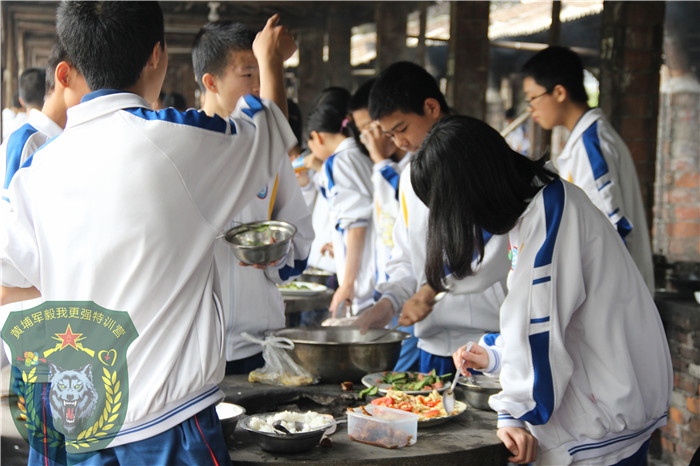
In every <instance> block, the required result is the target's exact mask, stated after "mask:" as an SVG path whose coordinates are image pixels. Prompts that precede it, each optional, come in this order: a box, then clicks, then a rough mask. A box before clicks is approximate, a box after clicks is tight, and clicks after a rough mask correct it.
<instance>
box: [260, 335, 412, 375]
mask: <svg viewBox="0 0 700 466" xmlns="http://www.w3.org/2000/svg"><path fill="white" fill-rule="evenodd" d="M273 334H274V335H276V336H281V337H286V338H289V339H290V340H292V341H293V342H294V349H291V350H287V352H289V353H290V354H291V355H292V357H293V358H294V359H295V360H296V361H297V362H298V363H299V364H300V365H301V366H303V367H304V368H306V369H307V370H308V371H309V372H310V373H311V374H312V375H313V376H315V377H318V378H319V379H320V380H321V381H323V382H344V381H352V382H357V381H359V380H360V379H361V378H362V377H363V376H364V375H366V374H368V373H371V372H379V371H388V370H392V369H393V368H394V365H396V361H397V360H398V359H399V353H400V352H401V342H403V340H405V339H407V338H409V337H410V335H409V334H408V333H406V332H401V331H399V330H391V331H388V330H385V329H370V330H369V331H367V333H366V334H364V335H362V334H361V333H360V329H359V327H299V328H286V329H282V330H277V331H275V332H273ZM381 334H386V336H385V337H384V338H382V339H381V340H379V341H374V342H373V341H371V340H373V339H376V338H377V337H378V336H380V335H381Z"/></svg>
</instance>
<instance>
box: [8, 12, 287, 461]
mask: <svg viewBox="0 0 700 466" xmlns="http://www.w3.org/2000/svg"><path fill="white" fill-rule="evenodd" d="M92 6H93V5H75V4H71V3H64V4H62V5H61V6H60V7H59V15H58V18H59V19H58V30H59V36H60V37H61V40H62V42H63V43H65V42H66V41H73V42H74V43H73V45H74V47H73V48H72V49H70V50H71V51H74V52H77V53H82V48H81V46H82V45H84V43H85V40H84V39H83V40H80V38H81V37H83V36H84V34H88V33H91V32H94V31H95V29H94V28H90V29H89V31H85V30H83V28H82V27H83V26H84V25H85V23H86V22H87V20H86V19H85V18H84V16H87V14H85V15H84V16H81V14H84V13H85V11H86V10H87V9H90V8H91V7H92ZM91 12H93V13H94V15H93V16H91V17H90V18H89V22H90V24H94V23H99V24H101V25H103V26H105V27H106V28H108V29H110V30H112V29H114V30H116V31H117V32H115V34H114V36H116V37H117V39H118V42H120V43H123V42H129V40H132V39H133V40H134V44H132V46H133V47H134V48H139V50H140V52H141V53H144V52H147V53H148V55H147V58H148V64H147V65H144V66H143V68H142V70H138V69H136V71H140V72H139V73H136V72H135V71H133V70H132V73H135V74H136V75H135V76H133V78H134V79H136V83H137V85H135V87H134V91H135V92H137V91H138V92H139V93H138V94H137V93H133V92H129V91H126V90H119V88H120V87H123V88H126V87H127V86H126V85H124V84H122V83H121V81H119V82H117V81H115V82H111V81H110V84H111V86H110V88H105V89H101V88H99V85H100V84H99V82H98V80H97V79H95V78H94V75H90V76H91V77H90V78H88V77H87V75H86V80H87V81H88V84H89V85H90V86H91V87H94V88H97V89H99V90H96V91H94V92H92V93H90V94H88V95H86V96H85V97H84V98H83V100H82V102H81V103H80V104H79V105H77V106H75V107H72V108H71V109H69V111H68V122H67V125H66V130H65V131H64V132H63V133H62V134H61V135H60V136H59V137H57V138H56V139H54V140H53V141H52V142H51V143H50V144H47V145H45V146H44V147H43V148H42V149H41V150H39V151H37V152H36V153H35V154H34V156H33V159H34V163H33V164H32V166H31V167H29V168H26V169H22V170H20V171H19V172H18V173H17V174H16V176H15V177H14V179H13V181H12V183H11V184H10V188H9V190H8V193H7V195H8V199H9V203H10V209H11V212H10V214H7V215H5V210H4V209H3V210H2V213H3V218H2V222H0V225H2V230H1V231H0V232H1V233H2V235H1V236H0V238H2V241H1V242H0V254H1V255H0V259H1V260H0V266H1V275H0V276H1V277H2V289H1V291H2V296H1V297H2V298H3V299H5V298H10V299H11V298H12V288H15V287H22V288H26V287H30V286H35V287H36V288H37V289H38V290H39V291H40V292H41V293H42V296H43V297H44V298H45V299H46V300H59V301H93V302H95V303H98V304H99V305H101V306H104V307H106V308H109V309H112V310H121V311H124V312H126V313H128V315H129V318H130V320H131V322H132V323H133V325H134V327H135V330H136V331H137V332H138V337H137V338H136V339H135V340H134V341H133V343H132V344H131V346H130V347H129V351H128V353H127V354H126V364H127V366H128V376H129V380H130V384H129V400H128V401H129V403H128V408H127V409H126V417H125V420H124V423H123V425H122V427H121V430H120V431H119V432H118V433H117V434H116V436H115V437H114V438H113V440H112V442H111V444H110V445H109V448H108V449H107V450H105V451H100V452H98V455H101V454H103V453H104V454H105V455H114V454H119V455H122V454H123V455H124V456H132V454H133V455H138V457H139V458H141V459H142V460H143V461H146V462H150V463H151V464H153V463H155V462H157V461H155V460H154V459H153V457H154V456H156V455H161V456H160V458H163V456H162V455H163V454H167V453H168V452H171V453H173V452H174V454H177V455H182V454H185V453H189V452H190V450H189V449H190V448H193V447H192V445H193V444H194V445H196V447H195V449H196V451H194V450H193V451H192V452H191V453H190V454H188V456H187V457H189V458H192V457H195V456H198V457H202V456H204V457H205V458H208V459H213V457H214V455H216V460H215V461H217V462H218V463H219V464H229V462H230V458H229V456H228V453H227V452H226V446H225V444H224V439H223V436H222V434H221V428H220V423H219V421H218V419H217V417H216V414H215V410H214V405H215V404H216V403H218V402H219V401H221V400H222V399H223V393H222V391H221V390H220V389H219V388H218V384H219V383H220V382H221V380H222V378H223V375H224V368H225V359H224V341H223V339H224V328H223V325H222V322H223V316H222V309H221V306H220V299H219V295H220V282H219V280H218V277H217V273H216V267H215V265H214V243H215V241H216V236H217V235H218V234H219V233H221V232H222V231H223V229H224V228H225V227H226V226H227V225H228V224H229V222H230V220H231V218H233V216H234V215H235V214H237V213H238V212H240V211H241V210H242V209H243V208H244V207H245V205H246V204H247V203H248V202H249V199H250V198H251V197H252V196H254V195H255V193H256V192H257V190H258V189H259V187H260V185H261V184H262V183H264V181H265V180H267V179H269V178H270V177H271V176H272V174H273V173H274V172H275V171H276V169H277V167H278V166H279V162H280V160H281V159H282V158H283V157H286V151H287V150H289V149H290V148H291V147H292V146H293V145H294V143H295V138H294V135H293V133H292V131H291V129H290V128H289V124H288V122H287V120H286V117H285V115H284V113H283V112H282V111H281V110H280V108H279V107H278V106H277V105H276V104H278V105H280V106H281V107H282V108H286V96H285V94H284V86H283V77H282V75H281V73H280V72H277V71H275V70H281V69H282V61H284V59H286V58H287V57H288V56H290V55H291V53H292V52H293V51H294V49H295V45H294V41H293V39H292V38H291V36H290V35H289V34H288V33H287V32H286V31H285V30H284V29H283V28H282V27H281V26H278V17H276V16H275V17H273V18H271V20H270V21H268V23H267V25H266V26H265V28H264V29H263V30H262V31H261V33H260V34H259V35H258V36H257V38H256V52H258V53H261V55H260V59H261V60H265V64H264V66H263V65H261V73H262V70H263V69H264V70H265V75H266V76H267V79H268V81H265V80H263V82H268V83H269V85H268V87H267V88H266V89H265V92H262V95H263V96H267V95H269V96H270V97H271V98H272V99H273V100H274V103H272V102H270V101H264V100H262V101H261V100H260V99H257V98H255V97H252V96H246V98H245V104H241V105H240V106H239V112H237V113H236V114H235V115H233V116H232V117H231V118H230V119H227V120H224V119H221V118H219V117H214V118H210V117H207V116H206V115H205V114H204V113H203V112H197V111H195V110H190V111H187V112H178V111H176V110H174V109H165V110H161V111H154V110H152V109H151V108H150V105H149V103H148V102H149V101H153V100H155V97H156V96H157V95H158V91H159V90H160V88H161V86H162V82H163V79H164V76H165V72H166V70H167V48H166V46H165V44H164V43H162V42H161V41H160V40H158V37H162V31H163V19H162V13H161V11H160V9H159V7H158V6H157V4H148V5H144V4H140V3H137V2H114V3H111V4H105V5H100V8H99V9H98V10H91ZM100 14H106V15H107V16H108V18H107V19H105V18H104V16H100ZM134 15H140V17H141V16H143V20H144V21H145V22H146V23H147V24H149V25H152V27H153V28H157V27H159V28H160V31H161V35H160V36H159V35H158V34H156V35H155V37H156V38H152V40H153V42H146V41H147V40H151V39H135V38H133V37H132V36H131V35H130V34H129V33H124V32H123V27H124V26H127V23H128V19H133V17H134ZM102 19H105V21H104V22H102V21H101V20H102ZM69 24H70V25H72V26H75V25H76V24H77V25H79V27H80V29H81V32H82V33H84V34H83V35H77V36H76V35H75V33H74V31H72V30H70V34H68V33H67V30H68V29H69V28H68V25H69ZM98 35H99V37H100V39H101V40H96V41H94V43H93V44H92V46H93V47H98V48H100V47H103V49H102V50H101V52H100V53H101V54H105V55H107V54H110V53H116V51H117V49H118V45H117V44H115V43H113V42H114V41H115V40H116V39H115V38H114V37H113V36H112V35H110V34H104V33H102V32H100V33H98ZM102 40H104V42H105V43H104V44H103V43H102ZM130 48H131V47H129V49H130ZM129 53H132V52H131V50H129ZM75 57H76V56H75V55H74V54H73V53H71V58H73V59H75ZM83 58H85V57H83ZM83 58H81V60H82V61H76V64H77V65H78V66H79V67H80V69H81V70H84V71H85V70H87V69H89V68H90V67H91V66H93V67H98V64H96V63H92V62H90V60H89V59H87V58H85V59H84V60H83ZM99 66H104V67H107V68H108V69H106V70H101V71H103V73H102V74H101V76H106V77H108V78H111V77H112V75H113V74H112V73H111V71H110V70H109V66H118V64H116V63H113V62H112V61H110V60H107V61H105V62H104V63H102V64H101V65H99ZM113 79H116V78H113ZM125 79H126V78H125ZM91 80H94V82H91ZM129 82H130V81H129ZM115 87H116V88H115ZM250 154H254V156H251V155H250ZM56 180H70V181H71V182H70V183H56ZM39 258H41V260H39ZM7 288H9V290H8V289H7ZM203 411H204V412H206V413H207V415H206V416H204V417H206V418H208V419H211V422H207V424H206V425H202V428H201V429H200V428H198V427H197V426H198V425H201V424H202V421H201V420H198V419H197V417H196V416H197V415H198V414H200V413H202V412H203ZM201 417H202V416H200V418H201ZM195 424H197V426H196V425H195ZM185 425H186V426H187V429H188V430H187V431H185V430H184V427H183V426H185ZM209 426H211V429H208V427H209ZM203 429H204V430H206V431H207V432H210V434H209V435H207V436H206V437H205V436H204V435H203V433H202V430H203ZM195 431H197V432H195ZM168 432H170V433H175V432H177V435H178V436H179V437H178V438H179V442H171V443H170V444H168V445H165V444H163V443H162V442H158V444H156V445H154V444H149V440H150V439H152V438H154V437H159V436H168V438H174V437H173V436H169V435H168ZM190 434H191V435H190ZM159 438H160V437H159ZM197 439H198V440H197ZM132 444H134V445H132ZM137 452H138V453H137ZM197 452H201V453H204V455H202V454H199V455H198V454H197ZM94 458H98V457H94ZM149 458H150V459H149ZM180 458H182V457H180ZM103 461H106V460H103ZM134 461H135V458H133V457H132V460H131V462H132V463H133V462H134ZM183 461H185V460H184V459H183ZM192 461H195V460H192ZM202 461H204V460H202ZM197 462H199V460H197ZM200 464H201V463H200Z"/></svg>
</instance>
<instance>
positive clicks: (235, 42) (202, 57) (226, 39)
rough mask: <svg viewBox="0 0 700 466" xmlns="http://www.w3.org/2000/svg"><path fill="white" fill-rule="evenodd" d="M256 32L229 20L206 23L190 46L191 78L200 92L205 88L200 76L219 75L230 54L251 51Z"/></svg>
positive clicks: (204, 90)
mask: <svg viewBox="0 0 700 466" xmlns="http://www.w3.org/2000/svg"><path fill="white" fill-rule="evenodd" d="M254 40H255V32H253V31H251V30H250V29H248V28H247V27H246V26H244V25H243V24H241V23H237V22H234V21H229V20H222V21H214V22H212V23H208V24H205V25H204V26H203V27H202V29H200V30H199V32H198V33H197V37H195V38H194V44H192V67H193V68H194V78H195V80H196V81H197V84H198V85H199V89H200V90H201V91H202V92H206V87H205V86H204V83H202V77H203V76H204V75H205V74H206V73H210V74H213V75H216V76H219V75H221V74H222V73H223V71H224V69H225V68H226V65H227V64H228V62H229V55H230V53H231V52H238V51H241V50H252V49H253V41H254Z"/></svg>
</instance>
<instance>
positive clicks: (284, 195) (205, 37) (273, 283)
mask: <svg viewBox="0 0 700 466" xmlns="http://www.w3.org/2000/svg"><path fill="white" fill-rule="evenodd" d="M254 39H255V33H254V32H252V31H250V30H249V29H247V28H246V27H245V26H243V25H242V24H240V23H236V22H233V21H226V20H222V21H216V22H212V23H209V24H206V25H205V26H204V27H203V28H202V29H200V31H199V33H198V34H197V37H196V38H195V41H194V45H193V46H192V64H193V66H194V70H195V76H196V78H197V83H198V84H199V87H200V89H201V92H202V95H203V98H204V105H203V106H202V110H203V111H204V112H205V113H206V114H207V115H209V116H212V117H213V116H215V115H218V116H219V117H221V118H228V116H229V115H231V113H233V111H234V110H235V109H236V106H237V105H243V104H244V103H245V102H244V101H243V100H242V97H243V96H244V95H247V94H251V95H255V96H257V95H259V93H260V72H259V70H258V61H257V59H256V58H255V55H254V54H253V50H252V46H253V40H254ZM251 156H252V154H251ZM256 193H257V194H256V195H254V196H250V201H249V203H248V205H247V206H246V207H245V209H243V210H242V211H241V212H240V213H239V214H238V215H236V216H235V217H234V218H233V219H232V220H231V226H232V227H233V226H236V225H239V224H241V223H248V222H257V221H262V220H281V221H284V222H287V223H291V224H292V225H294V226H295V227H296V228H297V232H296V234H295V235H294V238H293V239H292V244H291V247H290V250H289V252H288V253H287V255H286V256H285V257H283V258H282V259H281V260H280V261H278V262H277V263H275V264H270V265H269V266H267V267H265V268H264V269H260V267H258V266H255V267H248V266H244V265H243V264H241V263H239V261H238V260H237V259H236V257H235V256H234V254H233V251H232V249H231V247H230V246H229V245H228V244H227V243H226V242H225V241H223V240H219V241H217V242H216V246H215V257H216V263H217V266H218V269H219V273H220V274H221V283H222V307H223V309H224V313H225V317H226V319H225V327H226V339H225V340H226V343H225V346H226V361H227V362H226V374H248V373H249V372H251V371H253V370H255V369H258V368H261V367H262V366H263V365H264V364H265V360H264V359H263V357H262V348H261V346H260V345H259V344H257V343H253V342H251V341H250V340H248V339H245V338H243V337H242V336H241V334H242V333H243V332H246V333H248V334H250V335H252V336H254V337H256V338H258V339H264V338H265V332H266V331H268V330H273V329H278V328H282V327H284V326H285V315H284V301H283V300H282V295H281V294H280V291H279V288H277V285H278V284H283V283H286V282H288V281H289V280H291V279H293V278H294V277H297V276H299V275H300V274H301V273H302V272H303V271H304V269H305V268H306V264H307V261H308V257H309V249H310V247H311V241H312V240H313V237H314V232H313V227H312V225H311V212H309V209H308V207H307V206H306V203H305V202H304V198H303V197H302V194H301V190H300V189H299V184H298V183H297V180H296V176H295V175H294V171H293V170H292V166H291V164H290V162H289V159H288V158H287V157H283V158H282V159H281V160H280V162H279V164H278V166H277V170H276V171H275V173H274V174H273V175H272V176H271V177H270V178H269V179H267V180H265V181H264V182H262V183H260V186H259V189H258V190H257V191H256ZM244 289H245V290H246V292H245V293H242V292H241V290H244Z"/></svg>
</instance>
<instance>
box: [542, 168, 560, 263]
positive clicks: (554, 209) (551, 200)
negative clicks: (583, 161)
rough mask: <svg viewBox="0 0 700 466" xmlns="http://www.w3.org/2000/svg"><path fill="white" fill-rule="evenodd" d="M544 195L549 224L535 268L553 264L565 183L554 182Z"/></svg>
mask: <svg viewBox="0 0 700 466" xmlns="http://www.w3.org/2000/svg"><path fill="white" fill-rule="evenodd" d="M542 195H543V199H544V209H545V216H546V217H545V219H546V222H547V237H546V238H545V240H544V244H543V245H542V247H541V248H540V250H539V251H538V252H537V256H536V257H535V267H542V266H544V265H549V264H551V263H552V254H553V253H554V244H555V243H556V241H557V233H558V232H559V225H560V224H561V216H562V213H563V211H564V182H563V181H562V180H560V179H556V180H554V181H552V182H551V183H549V184H548V185H547V186H545V188H544V190H543V193H542Z"/></svg>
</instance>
